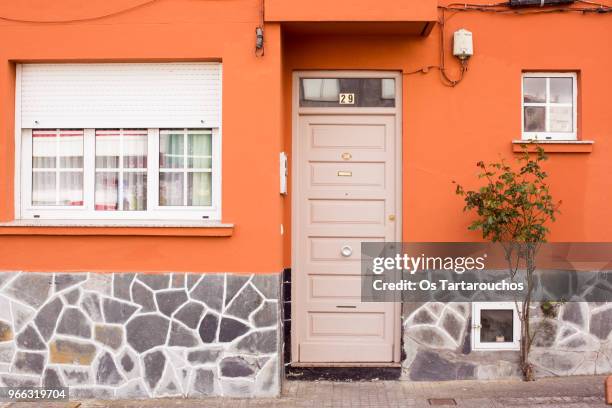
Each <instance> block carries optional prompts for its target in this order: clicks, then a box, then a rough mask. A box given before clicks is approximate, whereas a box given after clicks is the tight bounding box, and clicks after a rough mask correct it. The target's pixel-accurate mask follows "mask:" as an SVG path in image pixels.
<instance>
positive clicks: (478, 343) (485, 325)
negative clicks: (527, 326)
mask: <svg viewBox="0 0 612 408" xmlns="http://www.w3.org/2000/svg"><path fill="white" fill-rule="evenodd" d="M520 338H521V322H520V319H519V316H518V312H517V310H516V303H515V302H479V303H472V349H473V350H519V349H520Z"/></svg>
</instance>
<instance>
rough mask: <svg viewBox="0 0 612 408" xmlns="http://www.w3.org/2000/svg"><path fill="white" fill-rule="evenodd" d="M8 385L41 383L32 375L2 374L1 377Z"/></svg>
mask: <svg viewBox="0 0 612 408" xmlns="http://www.w3.org/2000/svg"><path fill="white" fill-rule="evenodd" d="M0 378H1V379H2V382H3V383H4V385H5V386H6V387H13V388H17V387H38V386H39V383H38V381H37V380H33V379H32V377H21V376H18V375H2V376H1V377H0Z"/></svg>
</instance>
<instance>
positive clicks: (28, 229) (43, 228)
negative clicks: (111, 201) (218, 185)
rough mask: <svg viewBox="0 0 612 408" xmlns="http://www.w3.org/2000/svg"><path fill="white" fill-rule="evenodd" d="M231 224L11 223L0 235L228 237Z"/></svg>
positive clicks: (3, 224)
mask: <svg viewBox="0 0 612 408" xmlns="http://www.w3.org/2000/svg"><path fill="white" fill-rule="evenodd" d="M233 233H234V224H226V223H221V222H218V221H148V220H142V221H140V220H131V221H128V220H126V221H109V220H15V221H8V222H0V236H2V235H84V236H87V235H95V236H99V235H110V236H112V235H117V236H120V235H123V236H165V237H229V236H232V235H233Z"/></svg>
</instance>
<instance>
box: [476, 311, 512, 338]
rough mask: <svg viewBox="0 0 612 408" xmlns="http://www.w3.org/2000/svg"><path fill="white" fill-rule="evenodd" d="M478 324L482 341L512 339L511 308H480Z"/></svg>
mask: <svg viewBox="0 0 612 408" xmlns="http://www.w3.org/2000/svg"><path fill="white" fill-rule="evenodd" d="M480 326H481V327H480V341H481V342H482V343H511V342H513V341H514V311H513V310H510V309H501V310H495V309H482V310H481V311H480Z"/></svg>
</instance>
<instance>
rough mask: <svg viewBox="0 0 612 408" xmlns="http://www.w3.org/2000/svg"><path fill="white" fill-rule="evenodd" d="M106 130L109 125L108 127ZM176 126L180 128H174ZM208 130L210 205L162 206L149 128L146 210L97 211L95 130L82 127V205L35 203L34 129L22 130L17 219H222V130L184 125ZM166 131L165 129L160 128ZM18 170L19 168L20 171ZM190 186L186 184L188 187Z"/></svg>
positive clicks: (154, 136) (155, 132) (155, 139)
mask: <svg viewBox="0 0 612 408" xmlns="http://www.w3.org/2000/svg"><path fill="white" fill-rule="evenodd" d="M105 129H106V128H105ZM172 129H177V128H172ZM185 129H196V130H199V129H208V130H211V132H212V170H211V171H212V177H211V183H212V185H211V196H212V197H211V198H212V202H211V205H210V206H160V205H159V134H160V129H159V128H148V129H147V133H148V139H147V142H148V144H147V210H145V211H120V210H116V211H101V210H95V172H96V169H95V154H96V150H95V145H96V143H95V134H96V129H93V128H87V129H83V134H84V137H83V150H84V151H83V206H34V205H32V131H33V130H34V129H31V128H30V129H20V137H19V138H18V139H19V142H18V144H17V148H18V149H16V152H18V153H17V154H16V156H17V157H16V158H17V160H18V163H19V164H18V165H17V166H15V168H16V172H17V173H19V174H16V180H20V182H19V183H17V182H16V184H15V186H16V190H18V191H16V203H19V207H18V211H16V218H19V219H53V220H90V219H91V220H109V221H116V220H212V221H219V220H221V129H220V128H218V127H213V128H210V127H202V128H194V127H189V128H182V130H185ZM161 130H166V129H161ZM17 170H18V171H17ZM185 188H187V186H185Z"/></svg>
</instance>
